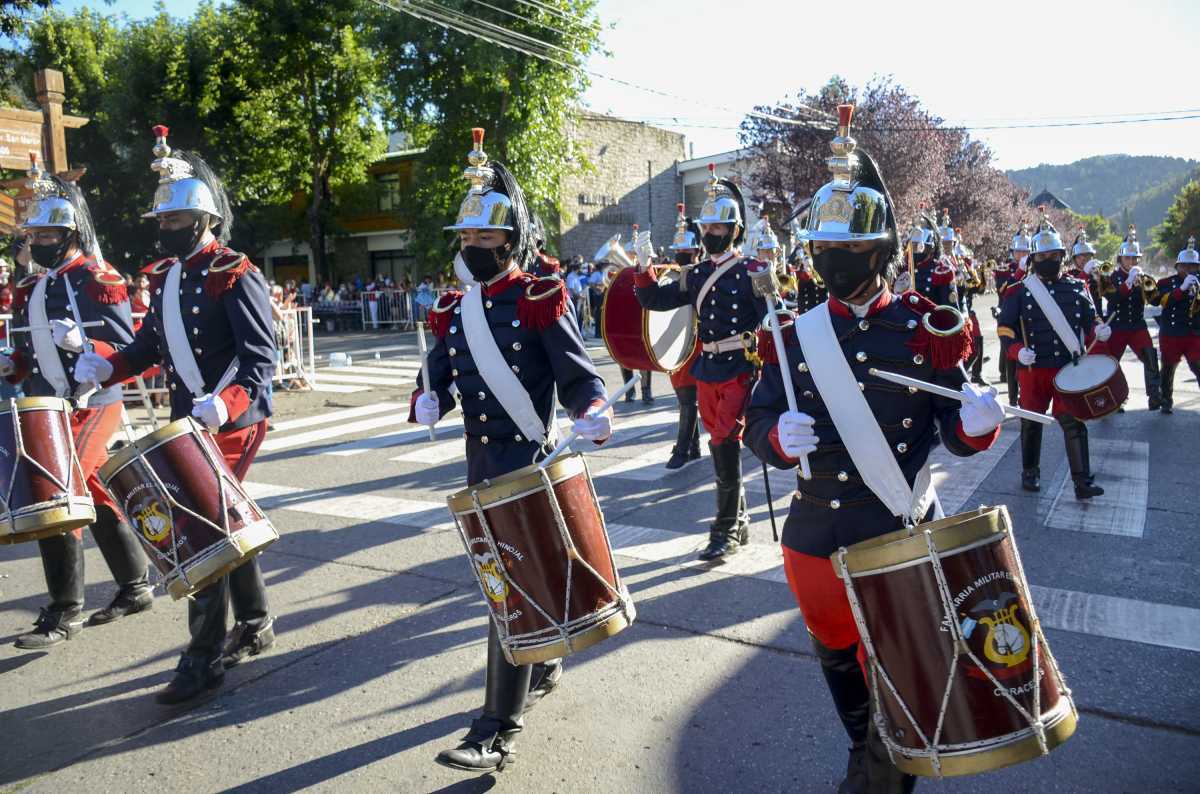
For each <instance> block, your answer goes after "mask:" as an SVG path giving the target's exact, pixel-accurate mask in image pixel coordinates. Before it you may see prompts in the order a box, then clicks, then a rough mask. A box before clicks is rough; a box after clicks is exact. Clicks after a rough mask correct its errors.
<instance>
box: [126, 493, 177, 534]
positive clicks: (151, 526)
mask: <svg viewBox="0 0 1200 794" xmlns="http://www.w3.org/2000/svg"><path fill="white" fill-rule="evenodd" d="M132 517H133V520H134V522H135V523H136V524H137V527H138V531H140V532H141V533H142V536H143V537H145V538H146V540H148V541H150V542H151V543H157V542H158V541H160V540H162V539H163V538H165V537H166V536H167V535H168V533H170V531H171V517H170V515H168V514H167V513H166V512H165V511H164V510H163V505H162V502H160V501H158V500H157V499H154V500H153V501H151V502H150V503H149V504H146V505H143V506H142V507H139V508H138V509H137V510H136V511H134V512H133V513H132Z"/></svg>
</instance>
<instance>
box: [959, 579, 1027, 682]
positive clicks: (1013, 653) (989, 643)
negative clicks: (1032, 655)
mask: <svg viewBox="0 0 1200 794" xmlns="http://www.w3.org/2000/svg"><path fill="white" fill-rule="evenodd" d="M1020 606H1021V605H1020V603H1019V602H1017V595H1016V593H1003V594H1002V595H1001V596H1000V597H999V598H996V599H991V600H989V601H986V602H984V603H983V604H981V605H980V606H979V607H976V608H975V609H974V610H972V611H973V612H980V611H990V612H991V613H992V614H991V615H983V616H981V617H980V618H979V622H980V623H982V624H983V625H985V626H987V627H988V633H987V636H986V637H984V639H983V655H984V656H986V657H987V658H988V660H989V661H991V662H994V663H995V664H1002V665H1004V666H1005V667H1015V666H1017V665H1018V664H1020V663H1021V662H1023V661H1025V659H1026V658H1028V656H1029V632H1028V631H1027V630H1026V629H1025V627H1024V626H1022V625H1021V621H1019V620H1018V619H1017V609H1018V608H1019V607H1020Z"/></svg>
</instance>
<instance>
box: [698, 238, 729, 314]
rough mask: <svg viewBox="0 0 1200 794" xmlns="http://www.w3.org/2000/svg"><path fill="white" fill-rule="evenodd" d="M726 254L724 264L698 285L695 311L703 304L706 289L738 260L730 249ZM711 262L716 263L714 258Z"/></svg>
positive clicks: (711, 286)
mask: <svg viewBox="0 0 1200 794" xmlns="http://www.w3.org/2000/svg"><path fill="white" fill-rule="evenodd" d="M728 256H729V259H728V260H727V261H726V262H725V264H723V265H721V266H719V267H718V268H717V269H716V270H714V271H713V272H712V275H710V276H709V277H708V278H706V279H705V280H704V283H703V284H701V285H700V293H699V295H698V296H697V297H696V311H700V307H702V306H703V305H704V298H705V296H707V295H708V291H709V290H710V289H712V288H713V285H714V284H716V283H717V281H718V280H719V279H720V278H721V276H723V275H725V274H726V273H728V272H729V268H731V267H733V266H734V265H736V264H737V263H738V262H739V261H740V260H739V259H738V257H737V256H736V255H735V254H734V253H733V252H732V251H730V252H729V254H728ZM713 264H716V261H715V260H714V262H713Z"/></svg>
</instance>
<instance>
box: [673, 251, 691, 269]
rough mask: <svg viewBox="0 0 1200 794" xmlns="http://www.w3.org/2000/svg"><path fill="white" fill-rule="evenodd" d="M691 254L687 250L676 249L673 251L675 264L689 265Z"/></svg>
mask: <svg viewBox="0 0 1200 794" xmlns="http://www.w3.org/2000/svg"><path fill="white" fill-rule="evenodd" d="M693 256H694V254H691V253H689V252H687V251H676V252H675V264H677V265H680V266H683V265H690V264H691V263H692V258H693Z"/></svg>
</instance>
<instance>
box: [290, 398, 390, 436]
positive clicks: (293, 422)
mask: <svg viewBox="0 0 1200 794" xmlns="http://www.w3.org/2000/svg"><path fill="white" fill-rule="evenodd" d="M407 408H408V406H406V405H404V404H403V403H394V402H382V403H372V404H371V405H360V406H358V407H357V408H346V409H344V410H340V411H329V412H328V413H323V414H316V415H315V416H305V417H301V418H299V419H288V420H285V421H283V422H275V423H274V426H273V427H272V429H271V432H272V433H273V434H276V433H286V432H287V431H289V430H298V429H300V428H302V427H314V426H316V425H327V424H330V423H332V422H342V421H345V420H347V419H357V418H358V417H360V416H370V415H371V414H381V413H387V412H389V411H401V410H407Z"/></svg>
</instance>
